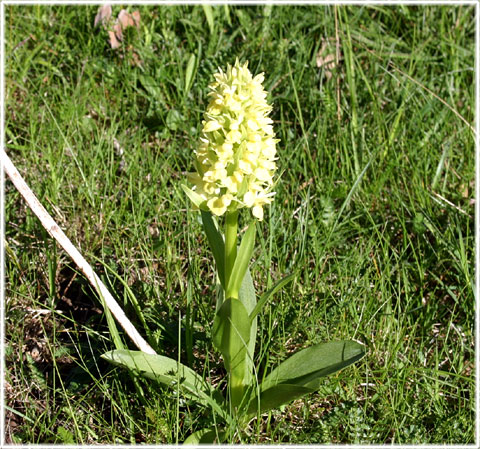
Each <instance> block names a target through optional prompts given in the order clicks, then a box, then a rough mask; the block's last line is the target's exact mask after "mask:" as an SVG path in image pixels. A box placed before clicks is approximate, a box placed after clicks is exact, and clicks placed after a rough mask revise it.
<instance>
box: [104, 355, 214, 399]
mask: <svg viewBox="0 0 480 449" xmlns="http://www.w3.org/2000/svg"><path fill="white" fill-rule="evenodd" d="M102 358H103V359H105V360H107V361H109V362H110V363H113V364H114V365H117V366H123V367H125V368H128V369H130V370H132V371H136V372H138V373H139V374H141V375H142V376H145V377H148V378H149V379H154V380H157V381H159V382H161V383H163V384H166V385H168V386H173V385H175V384H176V383H177V382H180V384H185V385H187V388H190V387H193V388H192V391H193V392H196V391H197V390H203V391H210V390H211V387H210V385H209V384H208V383H207V382H205V381H204V380H203V379H202V378H201V377H200V376H199V375H198V374H197V373H196V372H195V371H193V370H192V369H190V368H189V367H188V366H185V365H183V364H182V363H180V362H177V361H176V360H174V359H171V358H170V357H165V356H163V355H158V354H146V353H145V352H142V351H130V350H128V349H120V350H115V351H110V352H107V353H105V354H103V355H102Z"/></svg>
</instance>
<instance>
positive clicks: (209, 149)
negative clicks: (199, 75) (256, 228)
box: [190, 59, 279, 220]
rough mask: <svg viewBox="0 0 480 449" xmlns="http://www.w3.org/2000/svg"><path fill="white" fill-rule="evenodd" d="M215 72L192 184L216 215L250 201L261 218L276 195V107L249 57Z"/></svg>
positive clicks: (250, 204) (254, 214) (250, 205)
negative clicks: (273, 117) (272, 114)
mask: <svg viewBox="0 0 480 449" xmlns="http://www.w3.org/2000/svg"><path fill="white" fill-rule="evenodd" d="M214 78H215V81H214V82H213V83H211V84H210V85H209V89H210V92H209V94H208V95H209V97H210V102H209V104H208V107H207V111H206V112H205V117H204V118H205V119H204V121H203V122H202V125H203V128H202V136H201V139H200V144H199V147H198V149H197V150H196V151H195V155H196V158H197V167H198V169H199V173H198V174H195V175H194V176H190V178H191V180H192V181H194V183H195V187H194V190H195V191H196V193H197V194H199V195H200V196H201V197H202V198H203V199H204V200H205V202H206V205H207V207H208V208H209V209H210V211H211V212H212V213H213V214H215V215H218V216H220V215H223V214H224V213H225V212H227V211H230V212H231V211H234V210H236V209H240V208H243V207H247V208H251V209H252V215H253V216H254V217H255V218H257V219H258V220H263V206H265V205H266V204H270V203H271V202H272V201H273V196H274V195H275V192H272V191H271V189H272V187H273V174H274V172H275V170H276V164H275V160H276V157H275V156H276V148H275V147H276V144H277V142H279V140H278V139H275V134H274V132H273V127H272V123H273V122H272V120H271V119H270V118H269V117H268V114H269V113H270V111H271V109H272V107H271V106H270V105H269V104H268V103H267V100H266V98H267V93H266V92H265V90H264V88H263V86H262V82H263V79H264V77H263V73H261V74H259V75H257V76H255V77H252V74H251V73H250V71H249V70H248V62H246V63H245V64H243V65H240V63H239V61H238V59H237V60H236V62H235V65H234V66H233V67H232V66H230V65H228V67H227V71H226V72H223V71H222V70H221V69H219V71H218V73H216V74H214ZM200 170H201V171H200Z"/></svg>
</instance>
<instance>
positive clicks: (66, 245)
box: [0, 148, 156, 354]
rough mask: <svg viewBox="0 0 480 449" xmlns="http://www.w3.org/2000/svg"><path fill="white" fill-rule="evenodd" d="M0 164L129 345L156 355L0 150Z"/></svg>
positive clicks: (3, 151) (5, 154)
mask: <svg viewBox="0 0 480 449" xmlns="http://www.w3.org/2000/svg"><path fill="white" fill-rule="evenodd" d="M0 156H1V162H2V165H3V169H4V170H5V172H6V173H7V175H8V176H9V177H10V179H11V180H12V182H13V184H14V185H15V187H16V188H17V190H18V191H19V192H20V194H21V195H22V196H23V198H24V199H25V201H26V202H27V204H28V206H29V207H30V209H32V211H33V213H34V214H35V215H36V216H37V217H38V218H39V220H40V221H41V223H42V225H43V227H44V228H45V229H46V230H47V231H48V233H49V234H50V235H51V236H52V237H53V238H54V239H55V240H56V241H57V242H58V243H59V244H60V246H61V247H62V248H63V249H64V250H65V251H66V252H67V254H68V255H69V256H70V257H71V258H72V259H73V261H74V262H75V263H76V264H77V266H78V268H80V271H81V272H82V273H83V274H84V275H85V277H86V278H87V279H88V280H89V281H90V283H91V284H92V285H93V287H94V288H95V289H96V290H97V292H98V294H99V295H100V297H101V298H103V299H104V300H105V304H106V305H107V307H108V308H109V309H110V311H111V312H112V314H113V316H114V317H115V318H116V319H117V320H118V322H119V323H120V325H121V326H122V327H123V328H124V329H125V332H126V333H127V334H128V336H129V337H130V338H131V339H132V341H133V343H135V345H136V346H137V347H138V348H139V349H140V350H141V351H143V352H146V353H147V354H156V352H155V351H154V350H153V348H152V347H151V346H150V345H149V344H148V343H147V342H146V341H145V340H144V338H143V337H142V336H141V335H140V334H139V333H138V331H137V329H135V327H134V326H133V324H132V323H131V322H130V320H129V319H128V318H127V316H126V315H125V312H124V311H123V310H122V309H121V307H120V306H119V305H118V304H117V301H115V299H114V298H113V296H112V295H111V294H110V292H109V291H108V289H107V287H106V286H105V284H104V283H103V282H102V281H101V280H100V278H99V277H98V276H97V274H96V273H95V272H94V271H93V269H92V267H91V266H90V265H89V263H88V262H87V261H86V260H85V259H84V257H83V256H82V255H81V254H80V252H79V251H78V250H77V248H75V246H74V245H73V243H72V242H71V241H70V240H69V239H68V237H67V236H66V235H65V233H64V232H63V231H62V230H61V229H60V227H59V226H58V225H57V223H55V220H54V219H53V218H52V217H51V216H50V214H49V213H48V212H47V211H46V210H45V208H44V207H43V206H42V204H41V203H40V201H38V199H37V197H36V196H35V194H34V193H33V192H32V190H31V189H30V188H29V187H28V185H27V184H26V182H25V181H24V179H23V178H22V176H21V175H20V173H19V172H18V170H17V169H16V168H15V165H13V163H12V161H11V160H10V158H9V157H8V156H7V153H5V150H3V148H2V149H0Z"/></svg>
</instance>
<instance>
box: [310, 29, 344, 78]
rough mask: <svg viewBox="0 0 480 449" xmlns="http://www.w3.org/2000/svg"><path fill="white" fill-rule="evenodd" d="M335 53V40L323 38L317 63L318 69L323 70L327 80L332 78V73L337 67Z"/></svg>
mask: <svg viewBox="0 0 480 449" xmlns="http://www.w3.org/2000/svg"><path fill="white" fill-rule="evenodd" d="M335 53H336V48H335V39H333V38H328V39H325V38H322V46H321V47H320V49H319V50H318V52H317V57H316V63H317V67H318V68H323V70H324V72H325V76H326V77H327V80H329V79H330V78H331V77H332V71H333V69H335V67H337V58H336V56H335ZM340 59H341V58H340Z"/></svg>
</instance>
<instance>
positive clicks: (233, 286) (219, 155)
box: [103, 60, 365, 444]
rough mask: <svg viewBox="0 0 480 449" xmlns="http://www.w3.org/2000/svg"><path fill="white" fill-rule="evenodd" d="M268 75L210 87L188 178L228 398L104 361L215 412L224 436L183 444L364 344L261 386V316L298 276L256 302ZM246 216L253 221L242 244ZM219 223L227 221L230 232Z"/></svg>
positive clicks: (294, 362) (270, 180) (191, 379)
mask: <svg viewBox="0 0 480 449" xmlns="http://www.w3.org/2000/svg"><path fill="white" fill-rule="evenodd" d="M262 82H263V74H260V75H257V76H256V77H252V74H251V73H250V71H249V70H248V67H247V63H245V64H244V65H240V63H239V62H238V60H237V61H236V63H235V65H234V66H233V67H232V66H228V68H227V70H226V72H223V71H222V70H220V71H219V73H217V74H215V81H214V82H213V83H212V84H210V86H209V87H210V90H211V92H210V93H209V96H210V98H211V99H210V103H209V105H208V108H207V111H206V113H205V120H204V121H203V130H202V137H201V143H200V145H199V148H198V150H197V151H196V169H197V172H196V173H194V174H190V175H189V179H190V181H191V182H192V183H193V184H194V187H193V189H190V188H189V187H187V186H185V185H183V186H182V187H183V189H184V191H185V192H186V194H187V195H188V197H189V198H190V199H191V201H192V202H193V204H194V206H195V208H197V209H199V210H200V213H201V217H202V223H203V228H204V230H205V233H206V236H207V239H208V242H209V245H210V248H211V250H212V253H213V256H214V259H215V264H216V270H217V281H218V285H217V292H218V296H217V298H216V313H215V319H214V322H213V329H212V338H213V345H214V346H215V348H216V349H217V350H218V351H219V352H220V353H221V355H222V357H223V361H224V364H225V368H226V370H227V372H228V388H227V394H226V397H224V395H223V394H222V392H221V391H220V389H218V388H217V389H215V388H214V387H213V386H212V385H211V384H210V383H208V382H207V381H206V380H204V379H203V378H202V377H201V376H200V375H198V374H197V373H195V372H194V371H193V370H192V369H190V368H189V367H187V366H185V365H183V364H181V363H180V362H179V361H177V360H174V359H172V358H168V357H165V356H162V355H156V354H146V353H144V352H141V351H130V350H125V349H118V350H114V351H110V352H108V353H106V354H104V355H103V358H105V359H106V360H108V361H109V362H111V363H113V364H116V365H119V366H123V367H126V368H128V369H130V370H132V371H135V372H138V373H140V374H142V375H144V376H146V377H149V378H151V379H155V380H157V381H159V382H162V383H164V384H166V385H169V386H171V387H176V388H178V389H180V390H181V391H182V392H183V394H185V396H187V397H189V398H191V399H194V400H195V401H198V402H199V403H201V404H203V405H205V406H208V407H211V409H212V410H213V411H214V412H215V413H216V414H217V415H219V416H220V417H221V418H222V419H223V420H224V428H223V430H220V431H219V430H218V427H215V428H206V429H202V430H200V431H197V432H195V433H194V434H192V435H191V436H190V437H189V438H187V440H186V441H185V443H188V444H197V443H213V442H215V441H216V442H223V441H228V440H229V439H231V438H232V435H233V434H234V433H235V432H236V431H238V430H241V429H242V428H243V427H244V426H246V424H247V423H248V421H249V420H250V419H251V418H252V417H254V416H257V415H258V414H261V413H264V412H266V411H269V410H272V409H274V408H277V407H279V406H281V405H283V404H286V403H288V402H290V401H292V400H294V399H297V398H299V397H302V396H304V395H306V394H308V393H312V392H314V391H316V390H317V389H318V388H319V386H320V385H321V379H322V378H323V377H325V376H327V375H329V374H332V373H334V372H336V371H339V370H340V369H342V368H345V367H346V366H349V365H351V364H352V363H354V362H356V361H358V360H359V359H361V358H362V357H363V356H364V353H365V351H364V347H363V346H362V345H361V344H359V343H356V342H354V341H334V342H327V343H321V344H317V345H314V346H311V347H308V348H306V349H303V350H301V351H299V352H297V353H296V354H294V355H292V356H291V357H290V358H288V359H287V360H285V361H284V362H282V363H281V364H279V365H278V366H277V367H276V368H275V369H273V370H272V371H271V372H270V373H268V374H266V375H265V376H264V377H263V379H260V378H259V377H258V374H257V373H258V371H257V370H256V367H255V366H254V352H255V340H256V335H257V316H258V314H259V313H260V312H261V310H262V307H263V306H264V305H265V303H266V302H267V301H268V300H269V299H270V298H271V297H272V296H273V295H274V294H275V293H276V292H278V291H279V290H280V289H281V288H282V287H284V286H285V285H286V284H287V283H289V282H290V281H292V280H293V279H294V276H295V274H294V273H293V274H290V275H287V276H286V277H284V278H283V279H281V280H280V281H279V282H277V283H276V284H275V285H274V286H273V287H272V288H271V289H269V290H268V291H267V292H265V293H264V294H263V295H261V296H260V297H259V298H258V300H257V297H256V295H255V289H254V286H253V281H252V276H251V274H250V271H249V263H250V259H251V257H252V253H253V250H254V245H255V233H256V227H257V222H258V221H262V220H263V218H264V212H263V207H264V206H266V205H268V204H269V203H271V202H272V201H273V198H274V195H275V192H273V187H274V173H275V170H276V162H275V160H276V144H277V143H278V142H279V140H278V139H276V138H275V134H274V131H273V126H272V123H273V122H272V120H271V119H270V118H269V117H268V114H269V112H270V111H271V109H272V107H271V106H270V105H269V104H268V103H267V100H266V97H267V94H266V92H265V90H264V89H263V86H262ZM242 209H247V210H248V209H251V213H252V218H251V222H250V224H249V226H248V227H247V230H246V231H245V233H244V235H243V237H242V239H241V243H240V245H238V238H239V236H238V221H239V214H240V212H241V210H242ZM217 217H224V225H225V228H224V233H222V232H221V231H220V228H219V225H218V222H217Z"/></svg>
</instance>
